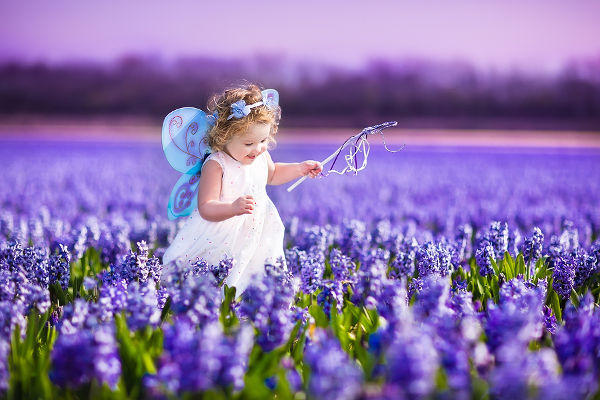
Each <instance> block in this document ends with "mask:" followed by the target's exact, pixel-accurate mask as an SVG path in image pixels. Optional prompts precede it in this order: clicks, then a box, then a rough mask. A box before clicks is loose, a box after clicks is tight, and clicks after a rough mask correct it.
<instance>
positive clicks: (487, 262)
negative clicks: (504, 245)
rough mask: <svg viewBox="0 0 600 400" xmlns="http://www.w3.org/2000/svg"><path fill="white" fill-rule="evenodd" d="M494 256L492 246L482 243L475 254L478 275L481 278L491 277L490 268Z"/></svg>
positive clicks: (491, 268)
mask: <svg viewBox="0 0 600 400" xmlns="http://www.w3.org/2000/svg"><path fill="white" fill-rule="evenodd" d="M495 258H496V254H495V252H494V246H492V244H491V243H490V242H488V241H483V242H482V243H481V244H480V247H479V248H478V249H477V251H476V252H475V260H476V262H477V266H478V267H479V274H480V275H481V276H487V275H493V274H494V268H493V267H492V261H491V259H495Z"/></svg>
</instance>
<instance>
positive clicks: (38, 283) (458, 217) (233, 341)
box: [0, 141, 600, 400]
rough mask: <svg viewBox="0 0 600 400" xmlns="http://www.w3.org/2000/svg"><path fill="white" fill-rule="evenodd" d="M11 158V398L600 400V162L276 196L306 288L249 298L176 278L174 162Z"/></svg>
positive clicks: (313, 153)
mask: <svg viewBox="0 0 600 400" xmlns="http://www.w3.org/2000/svg"><path fill="white" fill-rule="evenodd" d="M334 148H335V146H326V145H318V146H317V145H314V146H309V145H292V144H286V145H280V146H279V147H277V148H276V149H274V150H273V151H272V153H271V154H272V156H273V159H274V160H275V161H299V160H303V159H306V158H312V159H322V158H324V156H326V155H328V154H329V153H330V152H331V151H332V150H333V149H334ZM0 159H1V160H2V179H1V180H0V204H1V208H0V397H6V398H69V399H74V398H95V399H105V398H119V399H121V398H131V399H135V398H210V399H212V398H215V399H225V398H243V399H264V398H275V397H276V398H282V399H294V398H295V399H306V398H308V399H430V398H435V399H438V398H448V399H454V398H457V399H503V398H508V399H511V400H514V399H524V398H531V399H585V398H600V387H599V386H598V380H599V378H600V311H599V310H598V306H597V303H598V302H599V296H600V284H599V282H600V240H599V234H600V168H599V167H600V152H598V151H592V150H583V149H582V150H570V151H568V152H566V151H560V150H552V149H547V150H544V151H539V150H532V149H520V150H510V149H504V150H494V149H485V148H461V149H452V148H424V147H415V148H412V147H408V148H406V149H405V150H404V151H402V152H399V153H395V154H391V153H387V152H385V151H383V150H381V149H379V148H372V150H371V156H370V159H369V165H368V167H367V168H366V170H365V171H363V172H361V173H360V174H359V175H357V176H343V177H340V176H337V175H330V176H328V177H326V178H322V179H316V180H311V181H308V182H305V183H303V184H302V185H300V186H299V187H298V188H297V189H295V190H294V191H292V192H291V193H288V192H286V190H285V187H272V188H269V193H270V195H271V198H272V200H273V202H274V203H275V205H276V206H277V208H278V210H279V212H280V214H281V217H282V220H283V221H284V224H285V225H286V251H285V253H286V265H287V269H286V268H284V267H283V265H282V263H281V262H273V263H272V264H269V265H266V266H265V271H266V273H265V275H264V276H260V277H256V279H255V280H254V282H253V283H252V284H251V285H250V286H249V288H248V289H247V290H246V292H245V293H244V294H243V295H242V296H237V295H236V294H235V290H234V289H233V288H228V287H226V286H225V285H223V281H224V279H225V277H226V276H227V272H228V270H229V269H230V268H231V266H232V263H233V262H235V260H231V259H224V260H223V261H221V263H220V264H219V265H207V264H206V263H204V262H203V260H198V261H197V262H196V263H195V264H193V265H187V266H186V265H179V266H177V267H172V268H165V267H164V266H163V265H162V264H161V255H162V254H163V252H164V250H165V248H166V246H168V244H169V243H170V241H171V240H172V239H173V237H174V235H175V233H176V231H177V223H181V222H182V221H178V222H177V223H176V222H172V221H169V220H168V219H167V213H166V203H167V197H168V195H169V192H170V190H171V187H172V185H173V184H174V183H175V181H176V180H177V178H178V175H177V173H176V172H175V171H173V170H172V169H171V168H170V167H169V165H168V163H167V161H166V160H165V159H164V156H163V153H162V151H161V147H160V144H158V143H156V144H149V143H146V144H144V143H130V144H128V143H120V144H111V143H102V144H98V143H82V142H80V143H67V142H35V141H28V142H25V141H23V142H20V141H4V142H0Z"/></svg>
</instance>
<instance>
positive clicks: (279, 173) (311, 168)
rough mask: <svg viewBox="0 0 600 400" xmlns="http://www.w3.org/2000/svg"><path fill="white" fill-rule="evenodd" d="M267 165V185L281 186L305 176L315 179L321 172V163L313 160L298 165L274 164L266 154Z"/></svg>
mask: <svg viewBox="0 0 600 400" xmlns="http://www.w3.org/2000/svg"><path fill="white" fill-rule="evenodd" d="M267 163H268V165H269V177H268V178H267V183H268V184H269V185H281V184H283V183H287V182H289V181H293V180H294V179H297V178H300V177H301V176H305V175H309V176H310V177H311V178H315V177H316V176H317V175H319V174H320V173H321V171H323V166H322V165H321V163H320V162H318V161H313V160H306V161H302V162H299V163H274V162H273V160H272V159H271V155H270V154H269V153H268V152H267Z"/></svg>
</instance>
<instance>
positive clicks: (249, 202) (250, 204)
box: [231, 194, 256, 215]
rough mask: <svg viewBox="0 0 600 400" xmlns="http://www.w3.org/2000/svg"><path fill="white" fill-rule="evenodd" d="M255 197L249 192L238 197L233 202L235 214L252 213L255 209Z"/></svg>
mask: <svg viewBox="0 0 600 400" xmlns="http://www.w3.org/2000/svg"><path fill="white" fill-rule="evenodd" d="M255 204H256V201H254V197H252V196H251V195H249V194H247V195H245V196H240V197H238V198H237V199H236V200H235V201H234V202H233V203H231V207H232V211H233V214H234V215H244V214H252V212H253V211H254V205H255Z"/></svg>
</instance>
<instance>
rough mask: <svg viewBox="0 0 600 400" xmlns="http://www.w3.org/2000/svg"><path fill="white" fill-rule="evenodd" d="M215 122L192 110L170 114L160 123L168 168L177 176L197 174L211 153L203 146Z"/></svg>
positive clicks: (179, 109) (208, 116)
mask: <svg viewBox="0 0 600 400" xmlns="http://www.w3.org/2000/svg"><path fill="white" fill-rule="evenodd" d="M213 121H214V119H213V117H212V116H211V115H207V114H206V113H205V112H204V111H202V110H200V109H198V108H194V107H183V108H178V109H177V110H174V111H171V112H170V113H169V114H168V115H167V116H166V117H165V120H164V122H163V127H162V146H163V151H164V152H165V156H166V157H167V160H168V161H169V164H171V166H172V167H173V168H175V169H176V170H177V171H179V172H183V173H195V172H198V171H200V168H201V167H202V162H203V161H204V158H205V157H206V155H207V154H208V153H210V149H209V147H208V145H207V144H206V143H205V142H204V140H203V139H204V136H205V134H206V132H208V130H209V129H210V128H211V127H212V125H213V123H214V122H213Z"/></svg>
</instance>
